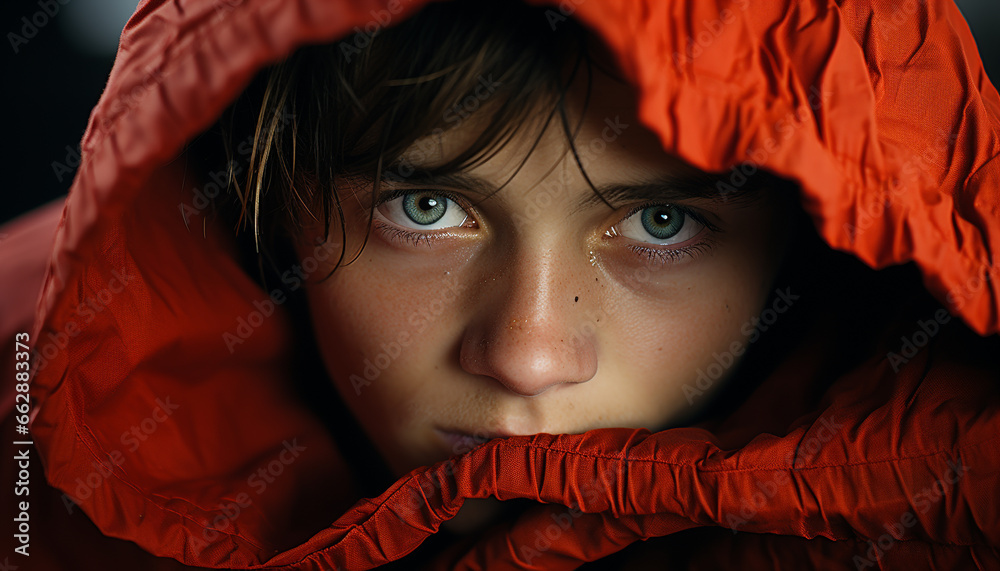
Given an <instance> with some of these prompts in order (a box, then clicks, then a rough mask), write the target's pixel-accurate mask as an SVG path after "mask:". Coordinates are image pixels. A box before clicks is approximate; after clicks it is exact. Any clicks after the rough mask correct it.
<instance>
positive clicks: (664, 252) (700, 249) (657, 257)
mask: <svg viewBox="0 0 1000 571" xmlns="http://www.w3.org/2000/svg"><path fill="white" fill-rule="evenodd" d="M413 192H415V190H414V189H405V188H403V189H396V190H392V191H388V192H386V193H384V194H383V195H382V196H380V197H379V199H378V201H377V202H376V203H375V206H374V208H378V207H379V206H381V205H382V204H385V203H386V202H389V201H390V200H394V199H396V198H399V197H401V196H405V195H407V194H412V193H413ZM438 194H440V195H441V196H443V197H445V198H447V199H449V200H451V201H453V202H455V203H456V204H458V205H459V206H461V207H462V208H463V209H465V210H466V211H467V212H468V208H467V206H465V205H463V202H464V201H463V200H461V199H460V198H459V196H458V195H456V194H453V193H451V192H448V191H439V192H438ZM662 204H664V203H663V202H648V203H644V204H641V205H639V206H635V207H633V208H632V209H630V210H629V212H628V213H627V214H625V215H624V216H622V217H621V218H620V219H619V221H618V222H617V223H616V226H617V224H621V222H622V221H624V220H627V219H628V218H629V217H630V216H632V215H634V214H636V213H638V212H640V211H642V210H643V209H645V208H649V207H651V206H659V205H662ZM672 206H674V207H675V208H677V209H678V210H680V211H681V212H683V213H684V215H685V216H689V217H691V218H693V219H694V220H697V221H698V222H700V223H701V224H703V225H704V226H705V227H706V228H708V229H709V230H711V231H712V232H721V231H722V230H721V229H720V228H719V227H718V226H716V225H715V224H713V223H712V222H710V221H708V220H707V219H706V218H705V217H704V216H703V215H702V214H701V213H699V212H697V211H696V210H694V209H692V208H687V207H684V206H680V205H677V204H673V205H672ZM470 216H471V213H470ZM372 225H373V226H374V227H375V228H377V229H378V230H379V231H380V232H382V233H383V235H384V236H386V237H387V238H388V239H389V240H390V241H392V242H395V243H397V244H409V245H411V246H419V245H421V244H423V245H426V246H427V247H428V248H430V247H431V242H432V241H435V240H438V239H441V238H445V237H447V236H446V235H445V234H439V233H436V232H413V231H410V230H406V229H403V228H399V227H396V226H389V225H388V224H386V223H384V222H382V221H381V220H377V219H375V220H373V222H372ZM612 228H614V226H613V227H612ZM703 233H704V232H699V234H703ZM713 246H714V243H713V240H712V239H711V238H710V237H708V236H706V237H703V238H702V239H701V240H700V241H699V242H697V243H694V244H691V245H688V246H683V247H679V248H676V247H675V248H665V247H649V246H641V245H638V244H627V245H626V248H628V249H629V250H630V251H631V252H633V253H635V254H636V256H639V257H645V258H646V259H647V260H649V261H651V262H659V263H661V264H670V263H677V262H679V261H681V260H683V259H684V258H695V257H697V256H699V255H702V254H704V253H705V252H708V251H710V250H711V249H712V247H713Z"/></svg>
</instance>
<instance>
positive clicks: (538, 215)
mask: <svg viewBox="0 0 1000 571" xmlns="http://www.w3.org/2000/svg"><path fill="white" fill-rule="evenodd" d="M582 89H583V88H582V87H581V86H579V85H574V86H572V88H571V91H570V93H569V100H568V107H569V109H570V111H571V115H570V116H571V123H574V124H575V121H576V117H577V115H576V113H575V112H574V110H579V109H580V102H581V101H582V97H583V91H582ZM634 99H635V96H634V93H633V92H632V91H631V90H630V89H629V88H628V87H626V86H624V85H622V84H621V83H618V82H616V81H614V80H612V79H610V78H608V77H606V76H603V75H595V77H594V85H593V92H592V99H591V101H590V104H589V106H588V108H587V110H586V114H585V116H584V121H583V124H582V127H581V129H580V131H579V133H578V134H577V137H576V139H575V141H576V144H577V146H578V148H580V149H588V150H583V151H582V154H581V161H582V163H583V167H584V168H585V171H586V173H587V174H588V175H589V177H590V179H591V181H592V182H593V183H594V185H595V186H597V187H602V186H604V185H609V184H622V185H625V184H636V183H640V182H643V181H647V180H650V179H655V178H657V177H665V176H670V175H676V174H677V173H678V172H679V171H681V170H682V169H683V168H684V167H682V166H681V165H680V164H679V163H678V161H676V160H674V159H672V158H671V157H670V156H668V155H666V154H665V153H664V152H663V151H662V148H661V147H660V145H659V142H658V140H657V138H656V137H655V136H654V135H653V134H652V133H651V132H649V131H648V130H646V129H645V128H644V127H643V126H642V125H641V124H640V122H639V120H638V119H637V117H636V109H635V105H634V103H633V102H634ZM479 113H480V114H481V113H483V112H479ZM615 117H619V118H620V121H619V126H620V125H627V127H624V128H620V129H619V130H620V131H621V132H620V133H616V134H614V136H613V137H612V139H613V140H610V141H608V140H607V139H608V131H607V130H606V127H607V125H608V123H606V121H605V119H611V120H613V119H614V118H615ZM476 121H477V117H476V116H473V117H472V118H471V119H470V120H468V121H465V122H463V123H462V124H460V125H459V126H458V127H457V128H455V129H452V130H449V131H446V132H445V133H444V134H443V135H440V136H436V137H430V138H428V139H427V140H423V141H418V144H417V145H415V146H414V148H413V150H412V152H411V153H409V154H408V156H407V159H408V160H410V161H411V162H412V163H413V164H416V165H432V164H437V163H442V162H444V161H445V159H447V158H448V157H450V156H453V155H454V154H457V153H458V152H459V151H460V150H461V149H462V148H463V147H464V145H466V144H468V142H469V141H470V140H471V139H470V137H471V136H472V134H474V133H475V128H476V125H477V123H476ZM536 134H537V131H536V130H531V129H526V130H523V131H522V132H521V133H519V135H518V137H517V138H515V140H514V141H512V142H511V143H510V144H508V145H506V146H505V147H504V148H503V149H502V150H501V151H500V152H499V154H497V155H496V156H495V157H494V158H493V159H491V160H489V161H487V162H486V163H485V164H482V165H479V166H476V167H475V168H472V169H470V170H469V171H468V174H471V175H474V176H476V177H478V178H479V179H482V180H483V181H485V182H486V183H490V184H493V185H495V186H499V185H501V184H503V183H504V182H505V181H507V180H508V179H510V177H511V175H512V174H513V173H514V171H515V170H516V169H517V167H518V165H519V164H521V162H522V161H523V160H524V158H525V152H526V150H527V149H529V148H530V147H531V143H532V142H533V140H534V137H535V136H536ZM602 137H603V139H602ZM595 140H601V141H604V143H605V144H604V145H601V144H598V143H592V141H595ZM602 147H603V149H601V148H602ZM567 150H568V144H567V141H566V139H565V135H564V134H563V132H562V130H561V128H560V127H559V125H558V124H557V123H555V122H554V123H553V124H552V125H551V126H550V127H549V128H548V129H547V130H546V131H544V133H543V138H542V142H541V144H540V145H538V147H537V148H536V149H535V150H534V152H533V153H532V154H531V155H530V156H529V157H528V158H527V162H525V163H524V165H523V167H522V168H521V169H520V171H519V172H517V174H516V176H514V177H513V178H512V179H510V182H509V183H508V184H507V185H506V186H505V187H504V188H503V189H501V190H500V191H499V192H497V193H495V194H493V195H492V196H490V197H489V198H486V199H483V198H482V195H480V194H478V193H476V192H474V191H473V190H472V189H470V188H463V187H460V186H456V185H449V186H446V187H430V188H429V187H425V186H421V187H414V186H408V185H407V184H406V183H392V184H390V185H388V187H389V188H393V189H395V188H409V189H412V190H411V191H412V192H417V191H421V190H432V191H439V192H446V191H447V192H450V193H452V194H454V195H456V196H457V197H458V198H460V199H463V200H462V201H459V202H455V203H451V204H449V205H448V208H449V209H450V210H449V212H452V213H454V212H456V211H457V210H455V209H458V208H461V209H463V210H465V212H466V214H467V215H468V218H467V219H466V220H465V221H464V222H463V223H462V225H461V226H453V227H451V228H449V229H438V230H420V229H418V228H420V226H419V225H418V224H417V223H416V222H414V221H413V220H410V219H408V218H406V216H405V213H403V211H402V209H401V208H400V206H399V205H401V204H402V199H397V200H396V202H395V204H396V206H395V207H394V206H392V202H391V201H390V203H386V204H383V205H381V206H379V207H378V208H377V212H378V213H377V214H376V217H375V218H376V220H375V224H374V225H373V228H372V229H371V232H370V235H369V237H368V242H367V244H366V245H365V247H364V249H363V251H362V253H361V255H360V256H359V257H358V258H357V259H356V260H355V261H354V262H353V263H350V264H349V265H346V266H342V267H340V268H338V269H337V270H336V272H335V273H334V274H333V276H332V277H330V278H329V279H327V280H325V281H322V282H320V283H312V284H310V285H309V286H308V287H307V295H308V300H309V305H310V310H311V312H312V316H313V322H314V328H315V334H316V336H317V340H318V344H319V347H320V350H321V351H322V353H323V355H322V356H323V359H324V362H325V364H326V367H327V369H328V371H329V374H330V376H331V378H332V379H333V382H334V383H335V385H336V386H337V388H338V390H339V392H340V394H341V395H343V398H344V399H345V401H346V402H347V404H348V406H349V407H350V409H351V410H352V411H353V413H354V414H355V415H356V416H357V418H358V419H359V421H360V423H361V425H362V426H363V427H364V429H365V430H366V431H367V432H368V434H369V435H370V436H371V438H372V440H373V442H374V443H375V445H376V446H377V447H378V449H379V451H380V452H381V454H382V455H383V456H384V457H385V458H386V459H387V461H388V463H389V465H390V466H391V468H392V469H393V470H394V471H395V472H396V473H397V474H398V475H402V474H404V473H406V472H408V471H409V470H411V469H413V468H415V467H418V466H421V465H426V464H431V463H434V462H436V461H440V460H443V459H445V458H447V457H449V456H451V455H453V454H456V453H461V452H464V451H466V450H468V449H469V448H470V446H471V444H470V442H469V440H470V439H469V438H463V437H461V436H460V434H466V435H471V436H479V437H485V438H489V437H495V436H503V435H515V434H533V433H539V432H547V433H582V432H585V431H587V430H590V429H594V428H600V427H644V428H648V429H650V430H654V431H655V430H658V429H661V428H663V427H666V426H669V425H673V424H677V423H678V422H681V421H682V420H683V418H684V417H686V416H688V415H690V414H693V413H694V412H696V408H697V407H698V406H700V405H702V404H703V403H705V402H707V401H708V400H709V398H708V393H711V392H712V391H715V390H718V389H719V387H721V386H722V385H723V384H724V383H723V382H722V380H719V381H716V382H715V383H714V384H713V385H712V387H711V388H710V389H709V390H708V391H706V394H704V395H702V396H700V397H699V398H698V399H696V400H695V401H694V405H691V404H689V401H688V398H687V397H686V396H685V393H684V390H683V388H684V386H685V385H687V386H689V387H693V386H695V380H696V378H697V376H698V374H699V371H704V370H706V369H707V368H708V366H709V365H711V364H713V363H715V362H716V360H715V357H714V354H716V353H724V352H726V351H728V350H729V349H730V347H731V346H732V344H733V342H734V341H737V342H741V343H742V344H744V345H745V344H746V339H747V337H746V334H745V332H744V331H745V326H746V324H748V323H750V322H751V320H752V318H754V317H756V316H758V315H759V314H760V312H761V310H762V309H763V308H764V303H765V301H766V300H767V298H768V295H769V293H770V292H771V289H772V281H773V279H774V276H775V273H776V271H777V268H778V266H779V263H780V261H781V258H782V254H783V250H784V247H783V241H784V240H785V231H784V227H785V226H786V224H785V219H784V215H783V214H782V212H783V210H782V209H781V208H779V207H778V206H777V205H776V204H777V202H776V201H775V200H770V199H766V198H765V199H762V200H755V201H738V200H731V201H713V200H709V199H687V200H684V201H679V202H675V204H681V205H684V206H687V207H689V208H692V209H697V210H698V211H699V212H701V213H702V214H703V216H704V218H705V219H706V220H708V221H710V222H712V223H713V224H714V225H715V226H717V227H718V228H719V229H720V230H721V231H715V230H712V229H710V228H708V227H704V228H702V229H701V230H700V231H699V232H698V233H697V234H695V235H693V236H692V238H691V239H690V240H687V241H685V242H684V243H683V244H679V245H673V246H669V245H668V246H653V245H652V244H649V243H645V244H644V243H643V242H642V239H643V236H641V235H637V234H636V230H637V229H638V230H639V231H640V232H641V230H642V228H643V227H642V225H641V224H636V221H637V220H638V219H639V215H638V214H637V215H634V216H633V217H632V218H630V219H626V216H627V215H628V214H629V213H630V211H631V210H633V209H634V207H636V206H641V205H642V202H635V201H631V202H621V203H616V204H614V208H612V207H609V206H608V205H606V204H603V203H602V202H600V201H596V202H592V203H591V204H589V205H588V206H586V207H585V208H582V209H581V208H579V205H580V203H582V202H583V201H585V200H587V199H589V198H592V197H593V191H592V190H591V188H590V187H589V186H588V185H587V182H586V180H585V179H584V177H583V175H582V174H581V173H580V170H579V169H578V168H577V166H576V164H575V161H574V159H573V157H572V155H571V154H569V153H568V152H567ZM342 182H344V184H345V185H347V186H349V187H350V188H353V189H354V191H355V193H354V194H353V196H352V195H350V193H348V196H347V197H346V198H345V199H344V200H343V203H342V205H343V208H344V209H345V214H346V216H347V217H348V220H350V221H352V222H351V223H349V225H348V229H347V230H348V242H347V244H346V247H347V250H348V259H350V257H351V255H352V254H354V253H356V252H357V251H358V250H359V249H360V248H361V244H362V242H363V240H364V238H365V234H364V232H365V229H366V225H367V217H368V204H369V203H368V201H369V200H370V194H371V186H370V184H366V183H363V182H358V181H353V182H352V181H342ZM460 218H461V217H460ZM675 219H676V218H675ZM626 220H632V222H631V223H626V222H625V221H626ZM684 224H689V226H688V227H687V228H688V229H691V228H697V224H698V223H697V222H694V221H692V219H690V218H688V219H686V220H685V222H684ZM407 226H409V227H408V228H407ZM387 228H390V229H389V230H387ZM393 228H394V229H393ZM401 228H405V231H410V232H417V233H420V232H423V233H424V234H426V235H427V236H425V237H424V238H422V239H420V240H419V241H418V242H417V243H412V238H411V241H410V242H407V241H399V240H394V239H393V237H398V236H399V230H400V229H401ZM321 229H322V227H321V226H320V225H316V226H315V227H312V228H310V229H309V230H308V231H307V232H305V233H304V234H303V236H302V239H301V242H300V244H299V247H298V250H299V254H300V257H301V258H305V257H307V256H309V255H310V253H311V252H312V251H313V248H314V245H315V244H316V241H317V240H318V239H321V238H322V237H321V236H320V233H321ZM629 229H631V230H629ZM339 235H340V230H339V229H338V228H334V229H332V231H331V236H333V237H339ZM644 238H645V239H646V240H655V238H654V237H653V236H650V235H648V234H647V235H646V236H645V237H644ZM630 245H632V246H636V245H638V246H646V247H658V248H661V249H663V250H669V249H674V250H677V249H678V248H682V247H694V249H693V250H689V251H688V252H687V253H683V254H680V255H676V256H675V257H676V258H677V259H676V260H673V261H662V260H658V261H650V259H649V257H648V255H642V254H639V253H637V252H635V251H634V250H633V249H630V247H629V246H630ZM335 259H336V257H335V256H334V257H333V258H332V259H331V260H335ZM330 263H332V261H328V262H326V264H330ZM331 267H332V266H330V265H327V266H325V267H322V266H321V269H320V271H319V273H318V274H317V275H325V274H326V272H328V271H329V270H330V269H331ZM313 281H315V280H313ZM741 329H744V331H741ZM380 354H381V355H380ZM366 360H367V361H366ZM737 362H738V359H737ZM368 363H371V366H370V367H368V371H367V372H368V373H370V374H369V378H366V377H365V373H366V367H367V366H368ZM383 365H385V366H384V367H383ZM733 368H735V367H730V368H729V369H728V370H727V373H728V372H730V371H731V370H732V369H733ZM373 371H376V372H377V375H376V376H374V378H371V377H372V376H373V375H371V373H372V372H373ZM352 380H353V381H352ZM442 431H444V432H445V433H444V434H443V433H442ZM456 433H459V434H456ZM449 434H450V436H449Z"/></svg>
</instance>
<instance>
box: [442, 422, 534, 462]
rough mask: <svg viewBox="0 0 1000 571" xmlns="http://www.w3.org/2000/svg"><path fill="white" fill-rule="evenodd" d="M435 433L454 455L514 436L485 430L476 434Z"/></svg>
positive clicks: (443, 430)
mask: <svg viewBox="0 0 1000 571" xmlns="http://www.w3.org/2000/svg"><path fill="white" fill-rule="evenodd" d="M434 432H435V433H436V434H437V436H438V438H439V439H440V440H441V442H442V443H443V444H444V445H445V446H446V447H447V449H448V450H449V452H450V453H451V454H452V455H455V454H464V453H465V452H468V451H469V450H472V449H473V448H476V447H477V446H479V445H480V444H483V443H485V442H488V441H490V440H493V439H494V438H506V437H507V436H514V435H513V434H510V433H503V432H492V431H485V430H476V431H475V432H466V431H464V430H459V429H451V428H436V427H435V428H434Z"/></svg>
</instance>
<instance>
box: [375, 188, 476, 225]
mask: <svg viewBox="0 0 1000 571" xmlns="http://www.w3.org/2000/svg"><path fill="white" fill-rule="evenodd" d="M377 210H378V212H379V214H381V215H382V216H384V217H385V218H386V219H388V220H389V221H390V222H392V223H393V224H396V225H398V226H402V227H404V228H410V229H414V230H439V229H442V228H452V227H455V226H462V225H463V224H465V222H466V221H467V220H468V219H469V214H468V213H467V212H466V211H465V210H464V209H462V207H461V206H459V205H458V204H457V203H456V202H455V201H454V200H452V199H450V198H448V197H447V196H445V195H443V194H439V193H435V192H433V191H420V192H412V193H407V194H404V195H402V196H399V197H397V198H393V199H391V200H387V201H385V202H383V203H382V204H380V205H379V206H378V208H377Z"/></svg>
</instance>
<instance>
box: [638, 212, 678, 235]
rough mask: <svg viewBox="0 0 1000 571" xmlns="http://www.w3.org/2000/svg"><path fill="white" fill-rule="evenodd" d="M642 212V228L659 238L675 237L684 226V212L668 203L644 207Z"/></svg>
mask: <svg viewBox="0 0 1000 571" xmlns="http://www.w3.org/2000/svg"><path fill="white" fill-rule="evenodd" d="M641 214H642V229H643V230H645V231H646V232H648V233H649V235H650V236H652V237H654V238H656V239H657V240H667V239H670V238H673V237H674V236H676V235H677V233H678V232H680V231H681V229H682V228H684V219H685V215H684V213H683V212H681V211H680V210H678V209H677V208H675V207H673V206H670V205H668V204H661V205H657V206H651V207H649V208H643V209H642V213H641Z"/></svg>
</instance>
